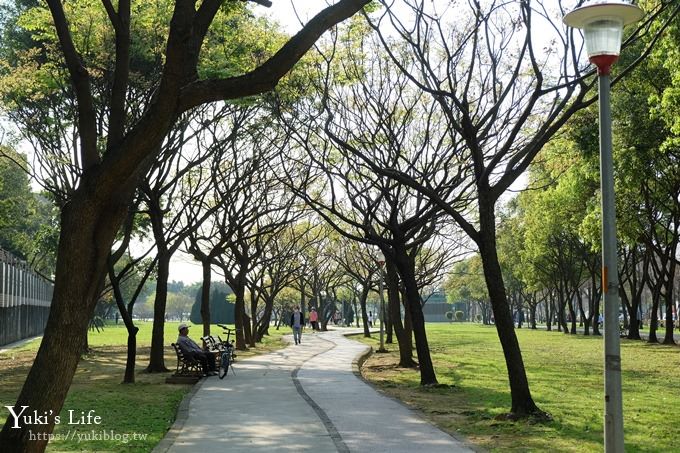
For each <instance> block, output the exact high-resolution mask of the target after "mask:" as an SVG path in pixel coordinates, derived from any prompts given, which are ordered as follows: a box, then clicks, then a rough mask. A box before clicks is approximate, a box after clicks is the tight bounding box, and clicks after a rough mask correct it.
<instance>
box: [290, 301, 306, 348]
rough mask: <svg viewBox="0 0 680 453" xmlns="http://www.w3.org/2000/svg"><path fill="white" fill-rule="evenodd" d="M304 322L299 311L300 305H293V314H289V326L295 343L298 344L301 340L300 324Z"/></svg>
mask: <svg viewBox="0 0 680 453" xmlns="http://www.w3.org/2000/svg"><path fill="white" fill-rule="evenodd" d="M304 324H305V319H304V317H303V316H302V313H300V307H295V310H294V311H293V314H292V315H290V327H291V328H292V329H293V340H295V344H300V342H301V341H300V340H302V326H303V325H304Z"/></svg>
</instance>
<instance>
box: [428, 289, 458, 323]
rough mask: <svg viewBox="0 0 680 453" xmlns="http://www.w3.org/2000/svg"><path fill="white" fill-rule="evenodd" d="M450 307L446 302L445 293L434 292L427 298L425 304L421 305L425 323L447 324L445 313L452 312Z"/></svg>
mask: <svg viewBox="0 0 680 453" xmlns="http://www.w3.org/2000/svg"><path fill="white" fill-rule="evenodd" d="M423 298H424V297H423ZM452 307H453V306H452V305H451V304H449V303H447V302H446V293H445V292H444V291H435V292H434V293H432V295H431V296H430V297H428V298H427V302H425V305H423V315H425V322H449V320H448V319H447V318H446V312H447V311H452Z"/></svg>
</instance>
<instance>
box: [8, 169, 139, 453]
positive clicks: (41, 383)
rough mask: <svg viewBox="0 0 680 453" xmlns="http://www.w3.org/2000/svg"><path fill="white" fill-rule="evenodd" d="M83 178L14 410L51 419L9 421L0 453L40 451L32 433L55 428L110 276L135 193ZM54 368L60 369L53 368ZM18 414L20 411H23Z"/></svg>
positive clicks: (68, 209) (67, 213)
mask: <svg viewBox="0 0 680 453" xmlns="http://www.w3.org/2000/svg"><path fill="white" fill-rule="evenodd" d="M94 179H95V178H93V177H87V176H84V177H83V179H82V180H81V183H80V187H79V188H78V190H77V192H76V193H75V194H74V197H73V199H72V200H71V201H70V202H69V203H68V204H66V206H65V207H64V208H63V210H62V216H61V230H60V239H59V249H58V255H57V256H58V258H57V263H56V269H55V284H54V292H53V296H52V305H51V307H50V314H49V317H48V320H47V324H46V326H45V332H44V335H43V340H42V342H41V343H40V348H39V349H38V353H37V354H36V357H35V360H34V362H33V366H32V367H31V369H30V371H29V372H28V376H27V377H26V381H25V382H24V385H23V387H22V389H21V393H20V394H19V397H18V399H17V402H16V405H15V407H17V408H20V407H21V406H28V407H29V408H30V410H31V411H34V410H35V411H36V412H37V413H38V414H52V415H50V416H49V417H48V420H47V422H48V423H47V424H45V425H20V427H19V428H17V429H14V428H12V426H13V419H12V417H8V418H7V421H6V422H5V425H4V427H3V429H2V432H0V451H6V452H29V453H33V452H42V451H44V449H45V447H46V445H47V440H37V441H36V440H30V439H29V432H30V433H32V434H33V435H36V434H38V433H40V434H41V437H47V434H49V433H51V432H52V430H53V429H54V416H56V415H57V414H59V412H60V411H61V409H62V406H63V404H64V399H65V398H66V394H67V393H68V389H69V387H70V385H71V381H72V379H73V375H74V373H75V371H76V367H77V366H78V361H79V359H80V351H81V350H82V347H83V344H84V342H85V337H86V336H87V329H88V324H89V321H90V318H91V317H92V314H93V312H94V307H95V304H96V301H97V298H98V296H99V293H100V290H101V288H102V285H103V281H104V277H105V275H106V265H107V260H108V256H109V251H110V245H111V244H112V243H113V240H114V237H115V234H116V232H117V231H118V228H119V227H120V225H121V224H122V222H123V220H124V219H125V215H126V209H127V202H128V201H129V198H131V196H132V194H131V193H129V192H130V191H129V190H125V188H121V187H120V186H117V187H118V189H119V192H117V193H116V196H115V197H111V196H110V195H111V192H109V193H102V192H103V190H102V187H103V185H101V184H99V182H98V181H96V180H94ZM55 364H58V366H57V365H55ZM19 410H20V409H19Z"/></svg>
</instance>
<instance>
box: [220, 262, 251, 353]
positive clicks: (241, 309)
mask: <svg viewBox="0 0 680 453" xmlns="http://www.w3.org/2000/svg"><path fill="white" fill-rule="evenodd" d="M225 272H226V271H225ZM243 280H244V279H243V278H241V276H240V275H238V276H237V277H236V279H234V281H233V282H227V283H228V284H229V283H230V284H233V288H232V290H234V296H236V300H235V303H234V324H235V327H236V349H238V350H239V351H245V350H247V347H246V337H245V327H246V324H245V323H244V318H245V316H246V309H245V307H246V306H245V303H246V302H245V282H244V281H243Z"/></svg>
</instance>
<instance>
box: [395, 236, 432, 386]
mask: <svg viewBox="0 0 680 453" xmlns="http://www.w3.org/2000/svg"><path fill="white" fill-rule="evenodd" d="M393 250H394V253H395V265H396V268H397V271H398V272H399V275H400V276H401V282H402V284H403V285H404V292H405V293H406V298H407V299H408V308H409V312H410V314H411V322H412V326H413V335H414V337H415V339H416V353H417V355H418V364H419V367H420V385H435V384H437V376H436V375H435V372H434V365H433V364H432V357H431V356H430V346H429V345H428V343H427V332H426V331H425V316H424V315H423V308H422V306H421V303H420V293H419V291H418V283H417V281H416V276H415V261H414V260H413V259H412V258H411V257H410V256H409V255H408V253H407V252H406V249H405V248H404V247H403V245H397V246H395V247H394V249H393Z"/></svg>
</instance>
